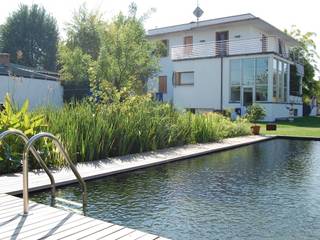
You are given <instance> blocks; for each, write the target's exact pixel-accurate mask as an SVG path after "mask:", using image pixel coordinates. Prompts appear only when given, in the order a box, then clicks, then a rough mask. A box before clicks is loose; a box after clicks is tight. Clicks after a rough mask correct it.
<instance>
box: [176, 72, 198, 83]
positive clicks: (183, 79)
mask: <svg viewBox="0 0 320 240" xmlns="http://www.w3.org/2000/svg"><path fill="white" fill-rule="evenodd" d="M174 83H175V85H176V86H179V85H193V84H194V72H191V71H190V72H176V73H175V78H174Z"/></svg>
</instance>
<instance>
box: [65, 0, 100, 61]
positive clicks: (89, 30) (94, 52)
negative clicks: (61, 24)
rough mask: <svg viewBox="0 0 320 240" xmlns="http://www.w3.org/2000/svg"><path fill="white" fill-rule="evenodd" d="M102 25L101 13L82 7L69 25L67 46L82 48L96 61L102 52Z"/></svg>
mask: <svg viewBox="0 0 320 240" xmlns="http://www.w3.org/2000/svg"><path fill="white" fill-rule="evenodd" d="M102 25H103V21H102V16H101V14H100V13H99V11H89V10H88V9H87V8H86V6H85V5H82V6H81V7H80V8H79V9H78V11H76V12H75V13H74V14H73V19H72V21H71V22H70V23H68V24H67V28H66V30H67V40H66V46H67V47H68V48H70V49H75V48H80V49H81V50H82V51H83V52H84V53H85V54H88V55H90V56H91V57H92V58H93V59H95V60H96V59H97V58H98V55H99V51H100V34H99V29H100V28H101V27H102Z"/></svg>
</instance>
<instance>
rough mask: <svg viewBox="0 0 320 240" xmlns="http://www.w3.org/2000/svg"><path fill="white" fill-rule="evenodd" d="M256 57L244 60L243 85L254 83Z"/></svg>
mask: <svg viewBox="0 0 320 240" xmlns="http://www.w3.org/2000/svg"><path fill="white" fill-rule="evenodd" d="M254 64H255V59H253V58H248V59H243V60H242V85H254V80H255V77H254V71H255V70H254V69H255V66H254Z"/></svg>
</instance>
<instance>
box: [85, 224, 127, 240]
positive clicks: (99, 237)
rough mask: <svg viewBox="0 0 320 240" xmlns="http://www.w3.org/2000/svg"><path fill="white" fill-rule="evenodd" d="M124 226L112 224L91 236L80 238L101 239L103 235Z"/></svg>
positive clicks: (86, 239)
mask: <svg viewBox="0 0 320 240" xmlns="http://www.w3.org/2000/svg"><path fill="white" fill-rule="evenodd" d="M124 228H125V227H122V226H119V225H113V226H111V227H109V228H107V229H104V230H102V231H99V232H97V233H96V234H94V237H93V236H87V237H84V238H81V239H82V240H92V239H103V238H104V237H106V236H107V235H110V234H112V233H114V232H117V231H120V230H121V229H124Z"/></svg>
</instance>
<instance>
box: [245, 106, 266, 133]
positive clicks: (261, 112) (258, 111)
mask: <svg viewBox="0 0 320 240" xmlns="http://www.w3.org/2000/svg"><path fill="white" fill-rule="evenodd" d="M265 116H266V111H265V109H264V108H263V107H261V106H260V105H257V104H253V105H251V106H250V107H248V109H247V113H246V118H247V119H248V121H249V122H251V123H253V124H254V125H252V126H251V132H252V134H254V135H259V133H260V126H259V125H257V122H258V121H259V120H261V119H263V118H264V117H265Z"/></svg>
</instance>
